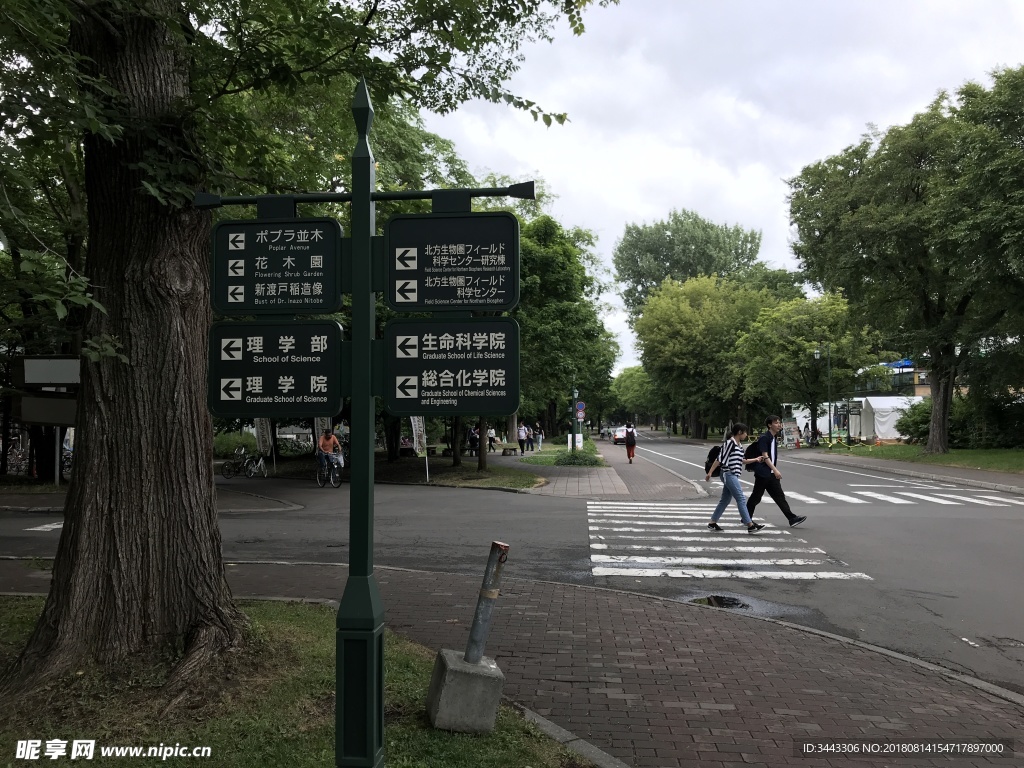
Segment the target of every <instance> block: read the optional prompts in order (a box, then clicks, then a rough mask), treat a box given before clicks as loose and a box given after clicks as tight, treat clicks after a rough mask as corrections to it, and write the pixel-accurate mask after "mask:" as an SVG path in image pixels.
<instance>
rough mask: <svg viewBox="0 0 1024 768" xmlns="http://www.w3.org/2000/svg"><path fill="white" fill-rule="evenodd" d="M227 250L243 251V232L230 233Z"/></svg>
mask: <svg viewBox="0 0 1024 768" xmlns="http://www.w3.org/2000/svg"><path fill="white" fill-rule="evenodd" d="M228 250H229V251H244V250H245V232H232V233H231V234H230V235H228Z"/></svg>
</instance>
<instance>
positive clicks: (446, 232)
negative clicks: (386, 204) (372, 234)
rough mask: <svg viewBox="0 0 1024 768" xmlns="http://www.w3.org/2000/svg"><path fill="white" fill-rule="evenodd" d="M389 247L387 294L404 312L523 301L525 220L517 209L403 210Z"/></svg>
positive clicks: (503, 306) (388, 231) (502, 306)
mask: <svg viewBox="0 0 1024 768" xmlns="http://www.w3.org/2000/svg"><path fill="white" fill-rule="evenodd" d="M384 249H385V255H386V259H387V264H388V283H387V291H386V292H385V294H384V296H385V300H386V301H387V304H388V306H389V307H391V308H392V309H395V310H397V311H399V312H416V311H424V310H426V311H430V310H434V311H447V310H459V309H487V310H511V309H514V308H515V307H516V305H517V304H518V303H519V220H518V219H516V217H515V216H513V215H512V214H511V213H507V212H494V213H424V214H400V215H397V216H393V217H391V219H390V220H389V221H388V223H387V226H386V227H385V228H384Z"/></svg>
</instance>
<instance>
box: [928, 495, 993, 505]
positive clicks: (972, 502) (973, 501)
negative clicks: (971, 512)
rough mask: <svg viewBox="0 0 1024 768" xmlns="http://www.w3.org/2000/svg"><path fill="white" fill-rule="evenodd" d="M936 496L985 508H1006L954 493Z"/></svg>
mask: <svg viewBox="0 0 1024 768" xmlns="http://www.w3.org/2000/svg"><path fill="white" fill-rule="evenodd" d="M937 495H938V496H945V497H946V498H947V499H959V500H960V501H966V502H967V503H969V504H981V505H982V506H985V507H1006V506H1009V505H1008V504H998V503H996V502H994V501H983V500H981V499H975V498H971V497H970V496H957V495H956V494H955V493H940V494H937Z"/></svg>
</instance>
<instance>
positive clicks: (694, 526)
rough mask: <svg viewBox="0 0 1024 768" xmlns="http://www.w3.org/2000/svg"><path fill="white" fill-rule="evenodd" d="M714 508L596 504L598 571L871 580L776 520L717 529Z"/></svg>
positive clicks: (594, 563) (590, 512)
mask: <svg viewBox="0 0 1024 768" xmlns="http://www.w3.org/2000/svg"><path fill="white" fill-rule="evenodd" d="M853 501H855V502H859V501H860V499H854V500H853ZM818 503H824V502H820V501H819V502H818ZM713 508H714V505H713V504H706V503H705V504H691V503H687V504H671V503H664V502H652V503H645V502H604V501H601V502H597V501H593V502H588V504H587V516H588V524H589V528H590V550H591V551H590V561H591V573H593V575H594V576H595V577H598V576H600V577H616V576H618V577H632V578H670V579H754V580H764V579H773V580H781V579H791V580H800V581H808V580H821V579H847V580H850V579H867V580H870V579H871V577H870V576H868V575H867V574H866V573H858V572H856V571H852V570H839V568H845V563H842V562H840V561H838V560H836V559H835V558H830V557H828V554H827V553H826V552H825V551H824V550H823V549H821V548H820V547H814V546H811V545H810V544H809V543H808V542H807V540H806V539H802V538H799V537H798V536H795V535H793V534H792V533H790V531H788V530H783V529H779V528H775V527H774V526H772V525H768V526H767V527H765V528H764V529H763V530H762V531H761V532H760V533H759V534H758V535H757V536H756V537H754V536H751V535H750V534H748V533H747V530H746V527H745V526H744V525H743V524H742V523H740V522H739V521H737V520H734V519H729V520H727V519H723V520H722V521H720V523H721V525H722V527H723V528H724V529H725V530H723V531H710V530H708V528H707V521H708V519H709V518H710V516H711V511H712V509H713ZM730 517H732V516H730ZM741 541H742V542H744V543H743V544H741V543H740V542H741Z"/></svg>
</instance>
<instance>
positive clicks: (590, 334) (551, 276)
mask: <svg viewBox="0 0 1024 768" xmlns="http://www.w3.org/2000/svg"><path fill="white" fill-rule="evenodd" d="M521 241H522V266H521V272H522V281H521V291H520V301H519V307H517V308H516V310H515V311H514V312H513V313H512V316H513V317H515V318H516V320H517V321H518V322H519V325H520V329H521V337H522V355H521V357H522V361H521V365H520V377H521V379H522V392H523V401H522V406H521V408H520V413H521V414H523V415H525V416H526V417H527V418H531V419H532V418H535V417H536V416H540V415H541V414H544V416H545V420H546V421H547V422H548V425H549V427H550V430H551V431H552V432H553V431H554V430H555V429H557V428H558V427H559V426H560V425H563V424H565V423H567V422H568V416H569V414H568V413H567V409H568V407H569V401H570V400H571V399H572V390H573V388H574V387H575V388H576V389H577V390H578V391H579V392H581V393H582V394H581V398H583V399H584V402H588V401H589V402H593V403H594V404H595V405H596V404H597V400H598V399H600V398H602V397H607V395H608V389H609V387H610V385H611V370H612V366H613V365H614V364H615V359H616V357H617V356H618V345H617V344H616V342H615V340H614V338H613V337H612V335H611V334H610V333H609V331H608V330H607V329H606V328H605V326H604V323H603V322H602V321H601V317H600V314H599V309H598V304H597V295H596V288H597V285H596V281H595V280H594V278H593V277H592V276H591V274H590V271H589V270H588V265H589V264H592V263H593V261H594V255H593V252H592V250H591V248H592V246H593V243H594V240H593V235H591V234H590V233H589V232H587V231H586V230H581V229H569V230H567V229H565V228H563V227H562V226H561V225H560V224H559V223H558V222H556V221H555V220H554V219H553V218H551V217H550V216H541V217H539V218H537V219H534V220H533V221H531V222H529V223H527V224H525V225H524V226H523V228H522V232H521ZM591 396H593V399H592V398H591Z"/></svg>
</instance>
